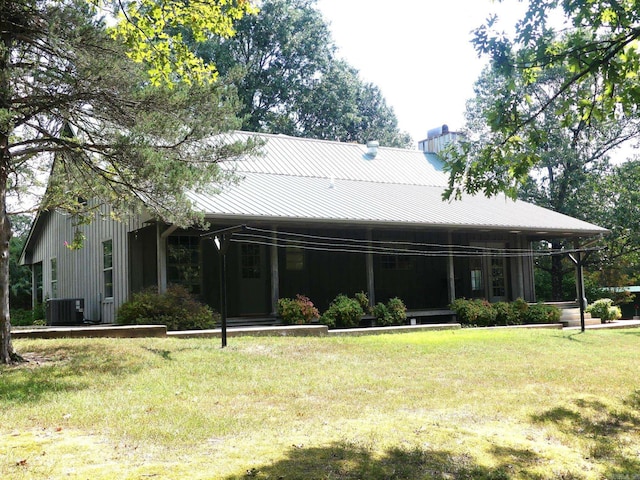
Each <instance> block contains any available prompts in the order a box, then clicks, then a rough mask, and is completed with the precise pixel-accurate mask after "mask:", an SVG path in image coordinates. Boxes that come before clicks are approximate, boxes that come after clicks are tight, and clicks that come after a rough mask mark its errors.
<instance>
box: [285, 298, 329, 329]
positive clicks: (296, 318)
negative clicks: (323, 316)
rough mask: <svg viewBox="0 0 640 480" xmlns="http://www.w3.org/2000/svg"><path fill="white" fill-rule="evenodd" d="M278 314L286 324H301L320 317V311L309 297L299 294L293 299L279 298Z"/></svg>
mask: <svg viewBox="0 0 640 480" xmlns="http://www.w3.org/2000/svg"><path fill="white" fill-rule="evenodd" d="M278 316H279V317H281V318H282V321H283V322H284V323H285V324H288V325H290V324H298V325H301V324H305V323H309V322H310V321H312V320H313V319H315V318H318V317H320V312H318V309H317V308H316V307H315V306H314V305H313V302H311V300H309V298H308V297H305V296H304V295H300V294H298V295H296V298H293V299H292V298H280V299H278Z"/></svg>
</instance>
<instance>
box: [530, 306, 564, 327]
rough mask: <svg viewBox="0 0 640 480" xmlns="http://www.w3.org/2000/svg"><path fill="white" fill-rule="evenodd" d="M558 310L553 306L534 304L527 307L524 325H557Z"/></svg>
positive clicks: (558, 318)
mask: <svg viewBox="0 0 640 480" xmlns="http://www.w3.org/2000/svg"><path fill="white" fill-rule="evenodd" d="M560 313H561V312H560V309H559V308H558V307H554V306H553V305H545V304H543V303H536V304H534V305H529V308H528V309H527V310H526V312H525V313H524V323H558V322H559V321H560Z"/></svg>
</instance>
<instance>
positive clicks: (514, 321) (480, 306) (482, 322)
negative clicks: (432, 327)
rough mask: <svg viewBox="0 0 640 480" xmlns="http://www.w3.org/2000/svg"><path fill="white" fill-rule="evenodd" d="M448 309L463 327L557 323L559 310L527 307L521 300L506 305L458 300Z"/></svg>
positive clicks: (539, 305) (534, 306)
mask: <svg viewBox="0 0 640 480" xmlns="http://www.w3.org/2000/svg"><path fill="white" fill-rule="evenodd" d="M449 308H450V309H451V310H453V311H454V312H456V315H457V317H458V321H459V322H460V323H461V324H463V325H475V326H478V327H486V326H491V325H521V324H523V323H558V322H559V321H560V309H558V308H557V307H554V306H553V305H544V304H542V303H538V304H535V305H529V304H528V303H527V302H525V301H524V300H522V299H521V298H519V299H517V300H515V301H513V302H510V303H507V302H497V303H495V304H493V305H492V304H490V303H489V302H487V301H486V300H466V299H464V298H458V299H456V300H454V301H453V302H451V305H449Z"/></svg>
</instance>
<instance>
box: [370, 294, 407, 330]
mask: <svg viewBox="0 0 640 480" xmlns="http://www.w3.org/2000/svg"><path fill="white" fill-rule="evenodd" d="M371 313H372V314H373V316H374V317H376V325H378V326H381V327H385V326H388V325H402V324H403V323H404V322H405V320H406V319H407V307H406V306H405V304H404V302H403V301H402V300H400V299H399V298H398V297H394V298H392V299H390V300H389V301H388V302H387V304H386V305H385V304H384V303H380V302H379V303H377V304H376V305H375V307H373V309H372V312H371Z"/></svg>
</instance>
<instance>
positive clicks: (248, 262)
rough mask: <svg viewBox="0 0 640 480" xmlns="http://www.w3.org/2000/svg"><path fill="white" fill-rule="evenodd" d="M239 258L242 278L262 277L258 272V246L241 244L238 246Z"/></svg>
mask: <svg viewBox="0 0 640 480" xmlns="http://www.w3.org/2000/svg"><path fill="white" fill-rule="evenodd" d="M240 258H241V260H240V261H241V264H240V268H241V270H242V272H241V273H242V278H245V279H250V278H261V277H262V272H261V271H260V270H261V269H260V245H252V244H248V243H243V244H242V245H240Z"/></svg>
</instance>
